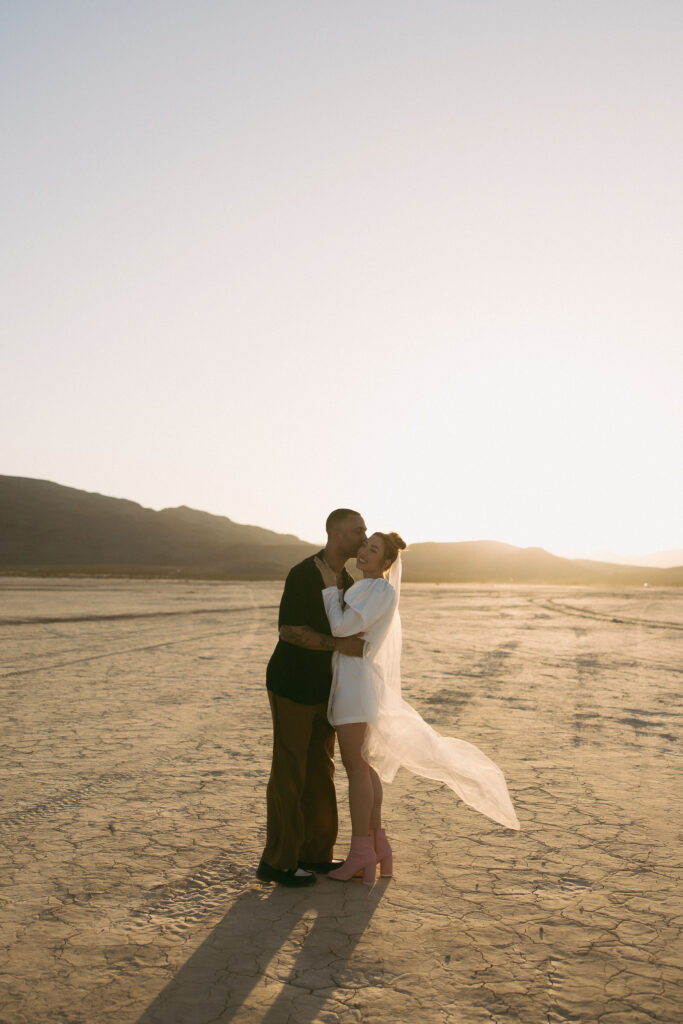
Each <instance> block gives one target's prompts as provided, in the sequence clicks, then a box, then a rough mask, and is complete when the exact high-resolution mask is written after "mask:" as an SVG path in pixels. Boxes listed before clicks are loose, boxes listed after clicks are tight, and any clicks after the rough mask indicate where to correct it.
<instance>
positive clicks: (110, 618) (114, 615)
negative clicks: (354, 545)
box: [0, 604, 278, 626]
mask: <svg viewBox="0 0 683 1024" xmlns="http://www.w3.org/2000/svg"><path fill="white" fill-rule="evenodd" d="M277 607H278V605H276V604H259V605H244V606H241V607H239V608H191V609H182V610H180V609H175V610H173V611H165V612H111V613H105V614H102V615H43V616H31V617H30V618H28V619H0V626H49V625H53V624H55V623H60V622H61V623H71V622H73V623H78V622H117V621H119V620H122V619H163V618H171V617H173V616H177V615H231V614H232V613H233V612H253V611H254V609H259V610H261V609H265V610H267V609H269V608H277Z"/></svg>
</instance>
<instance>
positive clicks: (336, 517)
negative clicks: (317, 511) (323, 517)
mask: <svg viewBox="0 0 683 1024" xmlns="http://www.w3.org/2000/svg"><path fill="white" fill-rule="evenodd" d="M359 515H360V512H354V511H353V509H352V508H335V510H334V512H330V514H329V516H328V517H327V522H326V523H325V530H326V531H327V533H330V532H331V531H332V530H334V529H335V527H337V526H339V524H340V523H341V522H342V520H344V519H346V518H347V516H359Z"/></svg>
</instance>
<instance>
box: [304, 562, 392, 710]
mask: <svg viewBox="0 0 683 1024" xmlns="http://www.w3.org/2000/svg"><path fill="white" fill-rule="evenodd" d="M322 593H323V601H324V602H325V611H326V612H327V617H328V619H329V620H330V626H331V628H332V632H333V634H334V635H335V636H353V634H354V633H363V638H364V640H365V653H364V656H363V657H362V658H349V657H347V656H346V655H345V654H339V653H337V652H335V653H334V654H333V655H332V689H331V691H330V700H329V704H328V706H327V717H328V719H329V721H330V724H331V725H334V726H335V728H336V726H338V725H348V724H349V723H350V722H374V721H375V719H376V718H377V705H378V683H379V679H378V678H377V672H376V669H375V666H374V663H373V652H374V650H375V649H376V646H377V642H378V641H379V639H380V638H381V637H383V636H384V635H385V634H386V631H387V628H388V626H389V624H390V622H391V619H392V617H393V614H394V609H395V606H396V594H395V592H394V588H393V587H392V586H391V584H390V583H389V581H388V580H386V579H384V577H381V578H380V579H376V580H374V579H367V580H365V579H364V580H359V581H358V583H354V584H353V586H352V587H349V589H348V590H347V591H346V594H344V593H343V591H341V590H337V588H336V587H327V588H326V589H325V590H323V592H322Z"/></svg>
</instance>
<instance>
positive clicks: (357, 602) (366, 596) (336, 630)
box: [322, 578, 394, 636]
mask: <svg viewBox="0 0 683 1024" xmlns="http://www.w3.org/2000/svg"><path fill="white" fill-rule="evenodd" d="M322 594H323V601H324V602H325V611H326V612H327V617H328V619H329V620H330V628H331V629H332V635H333V636H353V634H354V633H362V632H363V631H364V630H366V629H368V628H369V627H370V626H371V625H372V624H373V622H376V621H377V619H380V618H381V617H382V616H383V615H384V614H385V612H386V611H387V610H388V609H389V608H390V607H391V605H392V603H393V600H394V588H393V587H392V586H391V584H390V583H389V582H388V581H387V580H385V579H384V578H381V579H378V580H360V581H359V582H358V583H354V585H353V586H352V587H349V589H348V590H347V591H346V594H344V595H343V600H344V601H345V602H346V607H345V608H342V606H341V601H340V594H341V591H339V590H337V588H336V587H326V589H325V590H323V592H322Z"/></svg>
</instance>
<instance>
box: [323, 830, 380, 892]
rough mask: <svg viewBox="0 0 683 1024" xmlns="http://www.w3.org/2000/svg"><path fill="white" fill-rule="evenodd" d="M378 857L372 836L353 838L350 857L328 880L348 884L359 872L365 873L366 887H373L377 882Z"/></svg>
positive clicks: (330, 874) (330, 873)
mask: <svg viewBox="0 0 683 1024" xmlns="http://www.w3.org/2000/svg"><path fill="white" fill-rule="evenodd" d="M376 865H377V856H376V854H375V848H374V846H373V845H372V837H371V836H351V849H350V850H349V855H348V857H347V858H346V860H345V861H344V863H343V864H342V866H341V867H340V868H337V870H336V871H330V872H329V874H328V876H327V877H328V878H334V879H335V880H336V881H337V882H348V881H349V879H350V878H353V876H354V875H355V874H356V873H358V872H361V871H362V872H363V881H364V882H365V884H366V885H372V883H373V882H374V881H375V870H376Z"/></svg>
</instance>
